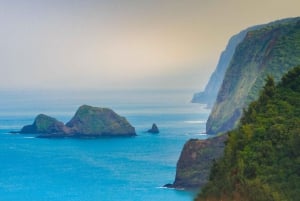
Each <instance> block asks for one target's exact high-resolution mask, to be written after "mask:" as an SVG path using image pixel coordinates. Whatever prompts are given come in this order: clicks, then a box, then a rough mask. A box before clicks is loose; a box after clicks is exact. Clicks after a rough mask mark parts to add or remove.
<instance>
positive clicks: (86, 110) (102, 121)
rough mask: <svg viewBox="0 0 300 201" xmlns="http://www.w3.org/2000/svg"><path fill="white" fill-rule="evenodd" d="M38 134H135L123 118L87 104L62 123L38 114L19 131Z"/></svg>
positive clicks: (92, 135)
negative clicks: (31, 122) (65, 122)
mask: <svg viewBox="0 0 300 201" xmlns="http://www.w3.org/2000/svg"><path fill="white" fill-rule="evenodd" d="M20 133H22V134H26V133H27V134H29V133H30V134H38V136H37V137H41V138H60V137H101V136H135V135H136V133H135V128H134V127H133V126H131V125H130V123H129V122H128V121H127V120H126V119H125V118H124V117H121V116H119V115H118V114H116V113H115V112H114V111H112V110H111V109H108V108H98V107H92V106H88V105H83V106H81V107H79V109H78V110H77V112H76V114H75V115H74V117H73V118H72V119H71V120H70V121H69V122H68V123H67V124H66V125H64V124H63V123H62V122H59V121H57V120H56V119H54V118H52V117H49V116H46V115H43V114H41V115H38V116H37V117H36V119H35V121H34V123H33V124H32V125H27V126H24V127H23V128H22V130H21V131H20Z"/></svg>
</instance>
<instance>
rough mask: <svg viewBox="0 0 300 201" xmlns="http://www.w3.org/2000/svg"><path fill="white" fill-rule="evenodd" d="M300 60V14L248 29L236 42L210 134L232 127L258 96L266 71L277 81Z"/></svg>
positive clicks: (210, 126) (208, 127) (209, 125)
mask: <svg viewBox="0 0 300 201" xmlns="http://www.w3.org/2000/svg"><path fill="white" fill-rule="evenodd" d="M298 64H300V17H298V18H291V19H285V20H281V21H277V22H273V23H270V24H267V25H264V26H262V27H259V28H258V29H256V30H252V31H249V32H247V34H246V36H245V38H244V40H243V41H242V42H241V43H239V45H237V47H236V50H235V53H234V55H233V57H232V60H231V62H230V65H229V66H228V69H227V71H226V73H225V76H224V80H223V83H222V85H221V88H220V90H219V92H218V95H217V99H216V102H215V104H214V106H213V109H212V112H211V114H210V116H209V119H208V121H207V124H206V132H207V133H208V134H216V133H219V132H225V131H228V130H231V129H233V128H234V127H235V126H236V125H237V122H238V121H239V119H240V117H241V114H242V112H243V109H244V108H246V107H247V105H248V104H249V103H250V102H251V101H253V100H255V99H256V98H257V97H258V95H259V91H260V90H261V88H262V86H263V85H264V83H265V78H266V77H267V75H270V76H272V77H274V79H275V81H276V82H278V81H279V80H280V78H281V77H282V75H283V74H284V73H286V72H287V71H288V70H289V69H291V68H292V67H294V66H296V65H298Z"/></svg>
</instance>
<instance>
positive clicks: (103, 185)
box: [0, 90, 209, 201]
mask: <svg viewBox="0 0 300 201" xmlns="http://www.w3.org/2000/svg"><path fill="white" fill-rule="evenodd" d="M1 94H2V95H1V97H2V98H1V100H0V111H1V112H0V138H1V140H0V143H1V145H0V160H1V164H2V170H1V172H0V197H1V199H2V200H5V201H11V200H24V199H25V200H32V201H39V200H74V201H77V200H78V201H79V200H80V201H82V200H89V201H93V200H95V201H96V200H110V201H111V200H116V201H117V200H128V201H129V200H168V199H170V200H178V201H179V200H191V199H192V198H193V196H194V194H195V192H187V191H178V190H172V189H165V188H161V187H162V186H163V185H164V184H166V183H172V182H173V180H174V178H175V171H176V163H177V160H178V158H179V155H180V151H181V149H182V147H183V145H184V143H185V142H186V141H187V140H188V139H190V138H206V136H205V135H203V134H202V132H203V131H204V130H205V121H206V119H207V116H208V114H209V110H206V109H204V106H202V105H197V104H191V103H189V101H190V98H191V94H192V93H191V92H190V91H155V90H151V91H130V90H127V91H72V92H62V91H60V92H57V91H56V92H55V91H52V92H50V91H25V92H20V91H18V92H16V91H6V92H3V91H2V92H1ZM82 104H89V105H93V106H98V107H109V108H112V109H114V110H115V111H116V112H117V113H119V114H120V115H122V116H125V117H126V118H127V119H128V120H129V122H130V123H131V124H132V125H133V126H134V127H135V128H136V131H137V134H138V136H137V137H133V138H104V139H90V140H83V139H55V140H53V139H37V138H34V137H33V136H32V135H12V134H8V132H9V131H11V130H19V129H20V128H21V127H22V126H23V125H26V124H31V123H32V122H33V120H34V118H35V116H36V115H37V114H39V113H44V114H47V115H50V116H53V117H55V118H57V119H58V120H60V121H63V122H67V121H68V120H69V119H70V118H71V117H72V116H73V115H74V113H75V111H76V109H77V108H78V107H79V106H80V105H82ZM152 123H156V124H157V125H158V127H159V129H160V133H159V134H158V135H152V134H149V133H145V131H146V130H148V129H149V128H150V127H151V125H152Z"/></svg>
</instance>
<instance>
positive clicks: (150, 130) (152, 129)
mask: <svg viewBox="0 0 300 201" xmlns="http://www.w3.org/2000/svg"><path fill="white" fill-rule="evenodd" d="M147 132H148V133H159V130H158V127H157V126H156V124H152V128H151V129H149V130H148V131H147Z"/></svg>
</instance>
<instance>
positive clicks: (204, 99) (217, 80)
mask: <svg viewBox="0 0 300 201" xmlns="http://www.w3.org/2000/svg"><path fill="white" fill-rule="evenodd" d="M261 26H262V25H258V26H253V27H250V28H248V29H245V30H243V31H241V32H240V33H238V34H236V35H234V36H232V37H231V38H230V40H229V42H228V44H227V46H226V48H225V50H224V51H223V52H222V53H221V56H220V58H219V62H218V64H217V67H216V69H215V71H214V72H213V74H212V75H211V76H210V79H209V81H208V83H207V85H206V87H205V89H204V91H202V92H199V93H195V94H194V96H193V99H192V101H191V102H192V103H202V104H206V105H207V107H208V108H211V107H212V106H213V104H214V102H215V101H216V98H217V95H218V91H219V89H220V87H221V85H222V82H223V79H224V75H225V72H226V70H227V68H228V66H229V64H230V61H231V59H232V57H233V54H234V52H235V48H236V47H237V45H238V44H239V43H240V42H242V40H244V38H245V36H246V34H247V33H248V32H249V31H252V30H255V29H258V28H260V27H261Z"/></svg>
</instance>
